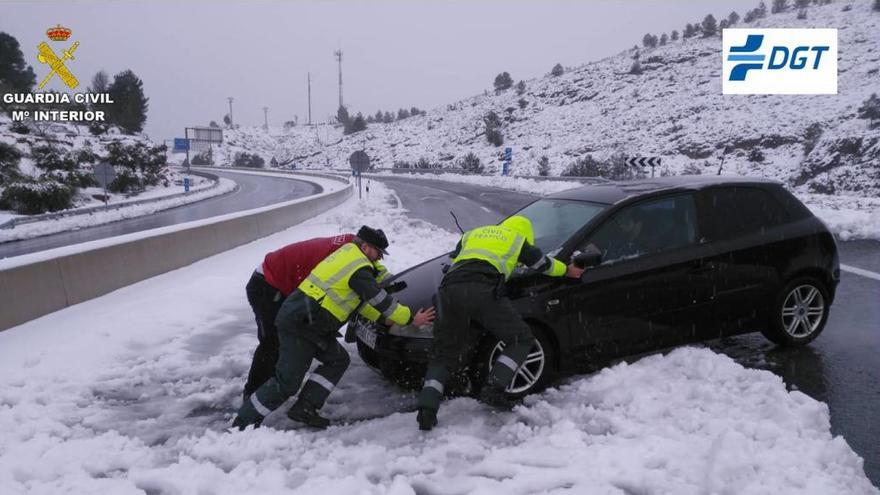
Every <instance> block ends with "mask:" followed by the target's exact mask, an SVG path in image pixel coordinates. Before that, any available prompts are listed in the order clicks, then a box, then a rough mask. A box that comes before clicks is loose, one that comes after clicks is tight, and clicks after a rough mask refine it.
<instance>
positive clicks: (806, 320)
mask: <svg viewBox="0 0 880 495" xmlns="http://www.w3.org/2000/svg"><path fill="white" fill-rule="evenodd" d="M829 301H830V299H829V297H828V290H827V289H826V288H825V284H823V283H822V282H820V281H819V280H817V279H815V278H813V277H798V278H795V279H794V280H791V281H790V282H788V283H787V284H785V286H784V287H783V288H782V290H781V291H780V292H779V294H778V295H777V297H776V301H775V303H774V306H773V309H772V311H771V313H770V318H769V321H767V323H766V324H765V325H764V330H762V333H763V334H764V336H765V337H767V338H768V339H770V340H771V341H773V342H775V343H777V344H779V345H789V346H801V345H806V344H807V343H809V342H811V341H812V340H813V339H815V338H816V337H818V336H819V334H820V333H822V330H823V329H824V328H825V323H826V322H827V321H828V312H829V309H830V305H829Z"/></svg>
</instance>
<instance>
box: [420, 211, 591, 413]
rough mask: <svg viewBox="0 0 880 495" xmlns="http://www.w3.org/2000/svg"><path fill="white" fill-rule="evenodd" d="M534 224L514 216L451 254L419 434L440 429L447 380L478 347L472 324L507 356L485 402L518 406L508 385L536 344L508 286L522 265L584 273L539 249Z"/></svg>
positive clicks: (473, 234)
mask: <svg viewBox="0 0 880 495" xmlns="http://www.w3.org/2000/svg"><path fill="white" fill-rule="evenodd" d="M534 243H535V239H534V233H533V231H532V223H531V221H530V220H529V219H528V218H526V217H523V216H512V217H510V218H508V219H507V220H505V221H504V222H502V223H501V225H489V226H485V227H479V228H476V229H473V230H470V231H468V232H465V233H464V235H463V236H462V238H461V241H459V243H458V245H457V246H456V247H455V251H453V253H452V257H453V260H452V267H451V268H450V270H449V271H448V272H447V273H446V275H444V277H443V281H442V282H441V283H440V289H439V291H438V294H437V296H438V299H437V300H438V302H437V311H438V312H439V313H438V318H437V323H436V324H435V325H434V349H433V352H432V355H431V362H430V363H429V365H428V370H427V372H426V374H425V383H424V385H423V387H422V391H421V393H420V394H419V399H418V407H419V412H418V415H417V417H416V419H417V421H418V423H419V429H421V430H430V429H432V428H433V427H434V426H435V425H436V424H437V409H438V408H439V407H440V400H441V398H442V397H443V389H444V386H445V383H446V380H447V379H448V378H449V376H450V375H451V374H453V373H454V372H455V371H457V370H458V369H459V368H460V367H461V366H462V365H464V364H465V363H464V359H465V357H466V356H468V355H470V352H469V351H470V350H472V348H473V346H474V345H476V344H477V342H476V340H477V337H478V334H477V333H476V332H474V331H473V328H472V327H471V322H476V323H479V324H480V326H481V327H482V328H484V329H486V330H487V331H489V332H490V333H491V334H492V335H494V336H495V337H496V338H498V339H499V340H501V341H502V342H504V344H505V347H504V352H503V353H502V354H501V356H499V357H498V360H497V361H496V362H495V365H494V366H493V367H492V372H491V373H490V375H489V377H488V379H487V380H486V383H485V385H484V386H483V389H482V391H481V393H480V399H481V400H482V401H483V402H485V403H487V404H489V405H492V406H495V407H499V408H504V409H509V408H511V407H512V406H513V403H512V402H511V401H510V400H509V399H508V397H507V395H506V394H505V392H504V391H505V389H506V388H507V384H509V383H510V381H511V379H512V378H513V376H514V373H516V371H517V369H518V368H519V367H520V366H521V365H522V364H523V362H524V361H525V359H526V356H527V355H528V353H529V350H530V349H531V347H532V344H533V342H534V340H535V339H534V336H533V335H532V332H531V330H530V329H529V326H528V325H527V324H526V322H524V321H523V319H522V317H521V316H520V315H519V313H517V312H516V310H515V309H514V308H513V305H512V304H511V302H510V300H509V299H508V298H507V297H505V296H504V295H503V285H504V283H505V282H506V281H507V279H508V278H510V275H511V273H513V269H514V268H515V267H516V265H517V263H521V264H523V265H526V266H528V267H530V268H533V269H535V270H538V271H541V272H543V273H545V274H547V275H550V276H551V277H562V276H568V277H572V278H580V276H581V274H583V272H584V270H583V269H582V268H578V267H576V266H575V265H568V266H566V265H565V264H564V263H562V262H561V261H558V260H556V259H553V258H551V257H549V256H545V255H544V253H542V252H541V250H540V249H539V248H537V247H536V246H535V245H534Z"/></svg>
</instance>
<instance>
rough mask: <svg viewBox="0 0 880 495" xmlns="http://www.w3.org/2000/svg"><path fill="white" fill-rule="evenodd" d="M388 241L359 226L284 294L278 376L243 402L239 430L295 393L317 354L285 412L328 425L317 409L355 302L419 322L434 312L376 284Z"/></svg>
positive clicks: (342, 364)
mask: <svg viewBox="0 0 880 495" xmlns="http://www.w3.org/2000/svg"><path fill="white" fill-rule="evenodd" d="M387 247H388V239H387V238H386V237H385V233H384V232H382V230H376V229H372V228H370V227H367V226H363V227H361V229H360V230H359V231H358V232H357V235H356V237H355V238H354V239H353V240H352V242H350V243H348V244H345V245H343V246H342V247H340V248H339V249H338V250H336V251H335V252H334V253H333V254H331V255H330V256H328V257H327V258H325V259H324V261H322V262H321V263H319V264H318V266H316V267H315V268H314V269H313V270H312V272H311V273H310V274H309V276H308V277H306V279H305V280H303V282H302V283H301V284H300V285H299V287H298V288H297V289H296V290H295V291H293V293H291V294H290V296H288V297H287V299H286V300H285V301H284V304H282V306H281V309H280V310H279V312H278V316H277V318H276V319H275V325H276V327H277V328H278V342H279V353H278V362H277V364H276V367H275V377H274V378H271V379H269V381H267V382H266V383H265V384H263V385H262V386H261V387H260V388H258V389H257V390H256V391H255V392H254V393H252V394H251V396H250V398H249V399H248V400H247V401H245V402H244V403H243V404H242V406H241V408H240V409H239V410H238V415H237V416H236V418H235V420H234V421H233V423H232V426H234V427H237V428H238V429H240V430H243V429H244V428H245V427H247V426H248V425H255V426H259V425H260V423H262V421H263V418H265V417H266V415H268V414H269V413H270V412H272V411H273V410H274V409H276V408H278V407H279V406H281V405H282V404H283V403H284V402H285V401H286V400H287V399H288V398H289V397H291V396H293V395H294V394H296V392H297V390H299V388H300V385H301V384H302V381H303V378H304V377H305V374H306V372H307V371H308V370H309V366H310V365H311V363H312V359H317V360H318V361H320V362H321V365H320V366H318V367H317V368H316V369H315V370H314V371H313V372H312V373H311V375H309V378H308V380H306V383H305V385H303V387H302V390H301V391H300V393H299V399H298V400H297V401H296V403H295V404H294V405H293V407H292V408H291V409H290V411H288V413H287V415H288V417H290V418H291V419H293V420H294V421H298V422H301V423H305V424H307V425H309V426H312V427H316V428H326V427H327V426H328V425H329V423H330V422H329V420H327V419H326V418H323V417H321V416H320V415H319V414H318V409H320V408H321V406H323V405H324V401H325V400H327V396H329V395H330V392H331V391H332V390H333V388H334V387H335V386H336V384H337V383H339V380H340V379H341V378H342V375H343V374H344V373H345V370H346V369H347V368H348V364H349V362H350V359H349V357H348V351H346V350H345V348H344V347H342V345H340V344H339V342H338V341H337V340H336V338H337V336H338V331H339V328H340V327H341V326H342V324H343V323H345V322H346V321H347V320H348V317H349V316H350V315H351V313H352V312H354V311H355V310H356V309H358V308H361V309H360V312H361V314H363V315H365V316H367V317H368V318H371V319H373V320H376V319H378V318H380V317H381V318H385V319H386V321H388V322H389V324H390V323H397V324H399V325H408V324H410V323H412V324H414V325H424V324H425V323H429V322H431V321H433V320H434V308H428V309H427V310H422V309H419V311H418V312H416V313H415V314H414V315H413V314H412V312H411V311H410V309H409V308H408V307H406V306H404V305H402V304H400V303H399V302H397V300H396V299H394V297H393V296H391V295H390V294H388V292H387V291H385V290H384V289H383V288H381V287H380V285H379V281H380V279H381V278H384V276H385V275H386V274H387V272H386V271H385V269H384V267H383V266H382V265H381V264H380V263H379V260H380V259H381V258H382V256H383V255H385V254H387V252H386V251H385V249H386V248H387ZM362 302H363V303H365V304H361V303H362Z"/></svg>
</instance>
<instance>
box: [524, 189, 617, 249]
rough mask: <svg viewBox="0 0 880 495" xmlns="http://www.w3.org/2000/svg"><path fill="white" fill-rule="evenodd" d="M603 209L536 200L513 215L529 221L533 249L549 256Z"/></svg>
mask: <svg viewBox="0 0 880 495" xmlns="http://www.w3.org/2000/svg"><path fill="white" fill-rule="evenodd" d="M605 206H606V205H602V204H598V203H588V202H586V201H576V200H571V199H539V200H538V201H535V202H534V203H532V204H530V205H529V206H526V207H525V208H523V209H522V210H520V211H518V212H516V214H517V215H522V216H524V217H526V218H528V219H529V220H531V221H532V228H533V229H534V230H535V245H536V246H538V247H539V248H541V251H543V252H545V253H547V254H552V253H554V252H555V251H557V250H558V249H559V248H560V247H562V244H563V243H564V242H565V241H567V240H568V239H569V238H570V237H571V236H572V235H574V233H575V232H577V231H578V230H579V229H580V228H581V227H583V226H584V225H586V223H587V222H589V221H590V220H592V218H593V217H595V216H596V215H597V214H598V213H599V212H600V211H602V210H603V209H604V208H605Z"/></svg>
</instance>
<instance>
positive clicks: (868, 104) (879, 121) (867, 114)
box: [859, 93, 880, 127]
mask: <svg viewBox="0 0 880 495" xmlns="http://www.w3.org/2000/svg"><path fill="white" fill-rule="evenodd" d="M859 118H860V119H868V120H869V121H870V122H871V127H876V126H878V125H880V98H878V97H877V93H873V94H872V95H871V97H870V98H868V99H867V100H865V102H864V103H863V104H862V106H861V107H859Z"/></svg>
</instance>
